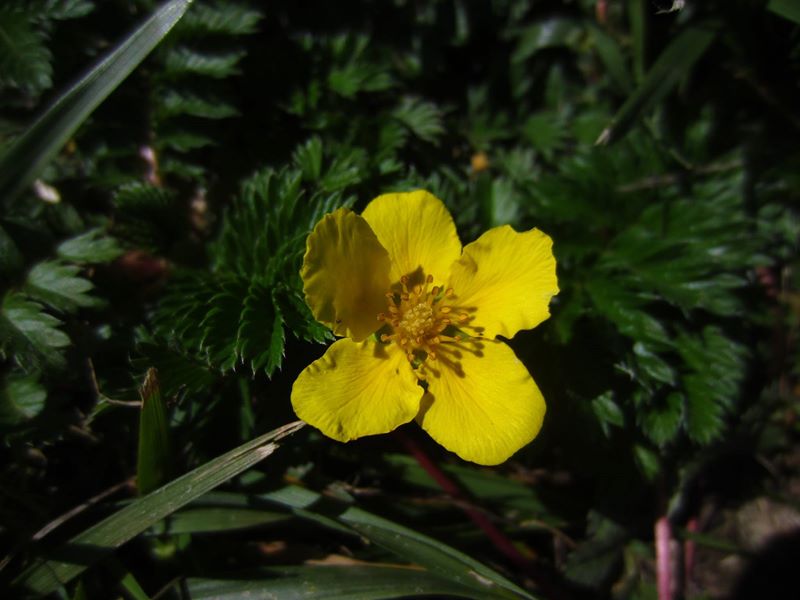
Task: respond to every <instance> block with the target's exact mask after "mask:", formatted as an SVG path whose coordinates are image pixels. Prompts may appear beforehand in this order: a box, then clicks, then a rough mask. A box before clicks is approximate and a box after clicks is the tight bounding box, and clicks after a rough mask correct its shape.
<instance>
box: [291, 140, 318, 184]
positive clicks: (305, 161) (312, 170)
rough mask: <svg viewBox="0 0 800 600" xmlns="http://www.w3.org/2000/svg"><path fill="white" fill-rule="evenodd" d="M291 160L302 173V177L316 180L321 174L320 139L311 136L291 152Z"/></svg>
mask: <svg viewBox="0 0 800 600" xmlns="http://www.w3.org/2000/svg"><path fill="white" fill-rule="evenodd" d="M292 162H293V163H294V164H295V165H296V166H297V168H298V169H300V171H301V172H302V173H303V178H304V179H306V180H308V181H316V180H318V179H319V178H320V175H322V140H320V138H319V137H316V136H315V137H312V138H310V139H309V140H308V141H307V142H306V143H304V144H301V145H299V146H298V147H297V148H296V149H295V151H294V153H293V154H292Z"/></svg>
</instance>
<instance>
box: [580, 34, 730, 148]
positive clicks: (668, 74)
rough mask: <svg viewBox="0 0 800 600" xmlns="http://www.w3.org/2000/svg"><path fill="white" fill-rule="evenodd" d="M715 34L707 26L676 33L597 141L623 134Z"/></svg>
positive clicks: (700, 54) (699, 54) (680, 74)
mask: <svg viewBox="0 0 800 600" xmlns="http://www.w3.org/2000/svg"><path fill="white" fill-rule="evenodd" d="M715 36H716V31H715V30H714V29H712V28H710V27H691V28H689V29H686V30H685V31H683V32H682V33H681V34H680V35H678V37H676V38H675V39H674V40H673V41H672V43H670V45H669V46H667V48H666V49H665V50H664V51H663V52H662V53H661V55H660V56H659V57H658V60H656V62H655V63H654V64H653V66H652V67H651V69H650V70H649V71H648V72H647V75H645V77H644V80H643V81H642V83H641V84H640V85H639V87H638V88H637V89H636V91H634V92H633V94H631V95H630V96H628V99H627V100H626V101H625V103H624V104H623V105H622V107H621V108H620V109H619V111H618V112H617V114H616V115H615V116H614V119H613V120H612V121H611V124H609V126H608V127H606V128H605V129H604V130H603V132H602V133H601V134H600V137H598V138H597V142H596V143H597V144H598V145H605V144H609V143H611V142H614V141H616V140H618V139H620V138H621V137H622V136H624V135H625V133H627V132H628V130H629V129H630V128H631V127H632V126H633V124H634V123H635V122H636V121H637V119H638V118H639V116H640V115H641V114H642V113H643V112H645V111H646V110H648V109H649V108H651V107H652V106H653V105H655V104H657V103H658V102H659V101H661V100H662V99H663V98H664V97H665V96H666V95H667V94H668V93H669V92H670V91H672V89H673V88H674V87H675V86H676V85H677V84H678V82H679V81H680V80H681V78H682V77H683V76H684V75H686V73H688V72H689V70H690V69H691V68H692V66H693V65H694V63H695V62H696V61H697V59H699V58H700V57H701V56H702V55H703V54H704V53H705V51H706V50H707V49H708V47H709V46H710V45H711V42H712V41H714V38H715Z"/></svg>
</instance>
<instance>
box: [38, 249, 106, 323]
mask: <svg viewBox="0 0 800 600" xmlns="http://www.w3.org/2000/svg"><path fill="white" fill-rule="evenodd" d="M80 271H81V269H80V267H76V266H74V265H65V264H63V263H59V262H56V261H45V262H41V263H39V264H38V265H36V266H34V267H33V268H32V269H31V270H30V273H28V277H27V279H26V280H25V285H24V286H23V287H22V291H23V292H24V293H25V295H27V296H29V297H31V298H33V299H34V300H37V301H39V302H42V303H43V304H46V305H48V306H52V307H53V308H55V309H56V310H59V311H61V312H65V313H73V312H75V311H77V310H78V309H79V308H85V307H91V306H100V305H102V302H101V301H100V300H99V299H98V298H95V297H93V296H90V295H88V294H87V292H89V291H91V290H92V289H94V286H93V285H92V283H91V282H90V281H89V280H88V279H84V278H83V277H78V276H77V275H78V273H80Z"/></svg>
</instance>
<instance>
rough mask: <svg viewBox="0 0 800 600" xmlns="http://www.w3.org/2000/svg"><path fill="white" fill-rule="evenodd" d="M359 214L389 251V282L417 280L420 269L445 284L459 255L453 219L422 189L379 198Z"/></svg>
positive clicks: (435, 198)
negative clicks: (390, 266) (402, 278)
mask: <svg viewBox="0 0 800 600" xmlns="http://www.w3.org/2000/svg"><path fill="white" fill-rule="evenodd" d="M361 215H362V216H363V217H364V218H365V219H366V220H367V223H369V225H370V227H372V230H373V231H374V232H375V235H377V236H378V240H379V241H380V243H381V244H382V245H383V247H384V248H386V250H388V251H389V256H390V257H391V259H392V270H391V272H390V274H389V276H390V278H391V280H392V283H397V282H398V281H399V280H400V277H401V276H402V275H411V274H412V273H414V274H417V276H418V277H419V276H420V275H421V273H422V271H419V269H420V267H422V269H423V270H424V273H425V275H428V274H430V275H433V277H434V279H435V280H436V281H437V282H439V283H444V282H445V281H446V279H447V274H448V272H449V270H450V265H451V264H453V261H454V260H457V259H458V257H459V256H461V242H460V241H459V239H458V234H457V233H456V226H455V224H454V223H453V218H452V217H451V216H450V213H449V212H448V211H447V208H446V207H445V205H444V204H443V203H442V201H441V200H439V199H438V198H437V197H436V196H434V195H433V194H431V193H429V192H426V191H425V190H417V191H414V192H406V193H396V194H384V195H382V196H378V197H377V198H375V199H374V200H373V201H372V202H370V203H369V204H368V205H367V208H366V209H364V212H363V213H361ZM412 282H414V277H412ZM416 283H420V281H416Z"/></svg>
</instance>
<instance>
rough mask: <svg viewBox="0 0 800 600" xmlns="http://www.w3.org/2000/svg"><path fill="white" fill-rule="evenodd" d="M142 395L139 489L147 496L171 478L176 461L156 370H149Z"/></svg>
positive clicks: (138, 459)
mask: <svg viewBox="0 0 800 600" xmlns="http://www.w3.org/2000/svg"><path fill="white" fill-rule="evenodd" d="M139 397H140V398H141V400H142V408H141V411H140V412H139V442H138V446H137V448H138V450H137V458H136V488H137V489H138V490H139V494H140V495H145V494H149V493H150V492H152V491H153V490H155V489H156V488H158V487H159V486H161V485H163V484H164V482H166V481H167V480H168V479H169V476H170V474H171V472H172V461H173V457H172V444H171V435H170V431H169V419H168V418H167V404H166V401H165V400H164V397H163V396H162V395H161V388H160V387H159V383H158V372H157V371H156V370H155V369H148V371H147V375H145V379H144V383H143V384H142V387H141V389H140V390H139Z"/></svg>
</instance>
